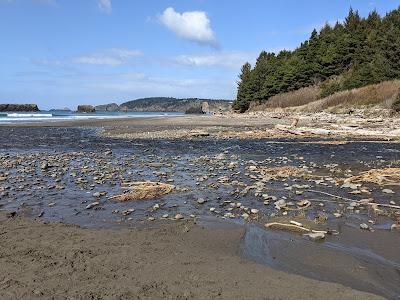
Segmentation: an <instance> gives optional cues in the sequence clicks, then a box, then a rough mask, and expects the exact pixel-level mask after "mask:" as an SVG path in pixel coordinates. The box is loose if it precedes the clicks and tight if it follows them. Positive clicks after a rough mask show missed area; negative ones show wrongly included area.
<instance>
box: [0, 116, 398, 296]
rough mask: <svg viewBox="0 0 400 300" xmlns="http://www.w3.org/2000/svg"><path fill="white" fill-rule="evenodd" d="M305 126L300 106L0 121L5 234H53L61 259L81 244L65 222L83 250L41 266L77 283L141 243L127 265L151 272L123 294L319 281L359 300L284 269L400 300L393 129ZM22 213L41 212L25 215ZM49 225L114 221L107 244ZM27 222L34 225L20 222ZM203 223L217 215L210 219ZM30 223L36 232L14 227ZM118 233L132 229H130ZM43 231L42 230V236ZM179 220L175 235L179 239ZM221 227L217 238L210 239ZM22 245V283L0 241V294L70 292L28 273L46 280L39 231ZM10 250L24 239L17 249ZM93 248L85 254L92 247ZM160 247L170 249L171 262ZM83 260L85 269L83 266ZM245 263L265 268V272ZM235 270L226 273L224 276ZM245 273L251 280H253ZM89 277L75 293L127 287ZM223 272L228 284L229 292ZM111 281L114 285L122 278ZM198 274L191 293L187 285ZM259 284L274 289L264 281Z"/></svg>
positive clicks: (282, 289)
mask: <svg viewBox="0 0 400 300" xmlns="http://www.w3.org/2000/svg"><path fill="white" fill-rule="evenodd" d="M314 117H319V119H318V120H319V126H320V127H322V129H324V127H323V126H331V125H332V124H334V123H332V122H329V121H328V120H332V119H333V118H336V119H337V124H340V126H346V124H352V122H353V121H354V120H357V122H356V123H355V124H357V125H358V126H369V127H368V128H367V129H365V128H364V127H363V128H364V130H369V131H371V130H374V131H376V132H381V133H385V132H386V133H387V132H390V131H392V130H394V129H392V128H391V125H390V124H391V123H386V122H389V121H386V120H377V119H374V121H373V122H371V121H370V118H362V117H357V116H350V117H346V116H325V115H320V116H314ZM329 118H330V119H329ZM336 119H335V120H336ZM296 120H297V121H296ZM310 120H312V116H304V115H303V116H301V118H299V116H294V115H290V116H278V115H266V116H263V117H260V115H258V116H256V115H242V116H238V117H237V118H232V117H229V116H226V115H222V116H213V117H201V116H196V117H194V116H190V117H188V116H185V117H179V118H176V117H174V118H148V119H129V120H127V119H125V120H97V121H79V122H71V123H56V124H44V125H41V126H39V125H23V124H22V125H18V126H0V140H1V141H2V144H1V151H0V208H1V209H4V210H5V211H8V212H9V214H8V218H7V217H6V216H5V215H3V219H2V221H1V226H3V227H2V229H0V233H1V232H4V234H0V240H1V244H2V245H13V242H12V241H16V240H18V239H22V238H21V237H23V236H24V235H26V236H28V235H29V236H32V234H33V232H35V234H36V231H37V232H38V233H37V234H38V235H40V234H41V235H42V236H51V239H52V240H51V243H50V244H52V245H53V244H54V245H60V244H59V243H63V242H64V243H66V248H65V249H66V250H65V253H67V252H71V249H70V248H69V247H72V248H73V249H76V245H77V244H76V243H74V242H73V241H74V238H72V239H71V241H68V242H65V241H64V240H65V239H64V238H61V236H65V233H67V232H69V234H70V236H75V235H76V236H77V239H80V238H82V239H83V240H84V241H85V242H82V243H78V247H79V249H84V250H82V251H84V253H86V254H85V255H82V256H79V255H78V256H73V257H70V256H68V257H67V258H66V261H65V264H64V263H63V262H61V260H63V259H64V258H63V257H65V255H66V254H65V253H64V252H60V253H58V252H56V253H58V254H55V255H54V256H53V255H51V258H50V260H56V261H58V260H57V259H56V258H55V257H60V261H58V262H57V264H56V265H57V267H56V265H54V268H57V270H59V268H60V266H61V270H64V271H65V272H66V273H65V274H67V273H68V272H72V271H73V272H74V273H75V272H77V274H80V275H77V276H83V277H84V276H87V274H88V273H87V272H92V271H93V274H98V273H99V272H100V274H103V276H106V277H107V276H114V275H116V276H117V277H113V278H117V279H118V278H122V277H124V276H125V275H124V274H126V273H124V272H122V273H119V272H117V271H114V272H111V273H110V272H109V271H106V270H109V269H110V268H111V269H113V270H118V269H119V266H121V264H123V262H124V261H125V262H128V261H129V262H131V261H132V260H133V259H134V258H133V256H132V257H131V256H130V255H134V253H146V254H142V255H141V256H140V257H141V260H139V261H140V263H139V264H138V265H136V264H134V265H131V264H128V270H130V271H129V272H131V273H132V274H134V273H136V272H135V271H134V270H137V269H136V267H137V268H139V269H140V270H142V272H144V273H143V274H152V273H153V272H155V270H157V271H160V270H162V271H161V272H158V275H157V276H159V277H157V278H154V279H152V281H151V280H150V281H148V279H146V278H147V277H146V276H147V275H146V276H145V277H143V278H142V277H139V276H135V275H131V277H129V280H134V281H135V282H138V284H137V285H135V287H132V288H130V289H129V290H128V291H127V292H129V293H128V294H126V295H141V296H142V297H144V298H146V297H147V298H151V297H158V296H159V295H165V296H168V295H169V296H171V297H172V298H174V297H175V298H176V297H178V296H179V297H180V296H182V297H188V298H190V297H192V298H199V297H200V298H201V297H206V298H210V297H214V296H215V295H214V294H213V293H214V292H216V293H217V294H220V296H221V297H223V298H229V297H239V298H246V295H250V296H251V295H253V296H251V297H252V298H268V297H272V298H274V297H278V298H293V299H294V298H297V299H298V298H299V297H300V298H302V297H304V298H306V295H309V296H310V297H320V296H318V295H322V294H323V290H324V291H325V292H326V293H325V295H326V297H328V298H329V297H332V299H335V298H337V295H341V298H346V297H349V298H351V297H355V298H357V297H358V295H359V294H357V293H358V292H355V291H351V292H350V290H348V289H347V288H344V287H343V286H338V285H334V286H335V287H334V286H333V285H332V286H330V284H326V283H321V282H318V283H317V282H313V281H311V279H305V278H304V277H290V276H294V275H290V274H285V273H279V272H278V271H277V270H281V271H285V272H288V273H292V274H298V275H302V276H305V277H309V278H312V279H318V280H323V281H328V282H336V283H339V284H343V285H344V286H349V287H352V288H354V289H357V290H363V291H366V292H371V293H374V294H376V295H381V296H384V297H387V298H391V299H397V298H396V295H398V294H399V293H400V291H399V289H398V287H399V286H400V285H399V284H398V283H399V277H398V270H399V269H400V257H399V254H398V251H397V250H396V249H398V248H399V247H400V244H399V241H400V240H399V239H398V236H399V233H400V230H398V228H399V225H400V219H399V217H400V213H399V212H400V203H399V202H398V199H397V195H398V193H399V192H400V190H399V188H398V183H399V182H400V171H399V170H400V165H399V162H398V158H397V156H398V155H397V154H398V153H400V144H399V143H397V139H396V137H390V141H386V139H387V138H386V139H385V141H382V139H383V137H381V138H378V139H377V138H376V137H375V136H369V137H368V136H366V135H347V134H346V135H336V134H332V135H323V134H308V133H307V134H304V135H302V134H298V133H297V132H298V131H300V130H301V131H302V132H304V131H305V129H304V128H310V127H311V128H314V129H313V130H315V129H316V126H317V125H313V123H312V121H310ZM321 120H324V121H323V122H321ZM360 120H361V121H360ZM294 121H295V122H294ZM335 122H336V121H335ZM390 122H397V121H396V119H392V120H390ZM360 124H361V125H360ZM395 124H396V123H395ZM282 126H283V127H282ZM352 128H356V127H352ZM319 129H321V128H319ZM10 130H11V132H12V134H10ZM327 130H328V129H327ZM353 131H354V130H353ZM272 132H275V133H276V135H273V134H272ZM293 132H296V133H293ZM258 134H260V136H257V135H258ZM367 137H368V138H367ZM10 212H11V213H10ZM25 217H33V218H37V219H38V220H42V221H38V222H37V223H35V222H33V221H29V220H27V219H25ZM57 221H63V222H64V223H69V224H77V225H80V226H83V227H91V228H93V227H94V228H114V230H115V229H116V228H119V229H121V228H122V230H123V231H122V232H120V231H118V232H113V234H112V236H114V237H115V239H116V240H112V241H111V242H110V240H107V239H109V238H111V237H110V234H109V231H107V230H104V229H102V230H99V229H96V230H83V229H77V228H75V227H71V226H66V225H59V224H55V223H53V222H57ZM21 222H22V223H21ZM29 222H33V223H32V224H30V225H29V226H28V225H26V226H25V227H24V226H22V227H21V224H28V223H29ZM42 222H44V223H45V224H43V223H42ZM48 222H50V223H48ZM196 224H197V225H196ZM206 224H214V225H212V227H211V228H209V226H210V225H206ZM233 224H236V225H233ZM14 225H15V226H16V227H13V226H14ZM31 226H34V227H35V230H33V229H32V230H28V231H27V230H26V229H25V230H24V228H30V227H31ZM198 226H200V227H198ZM202 226H203V227H204V226H206V227H207V228H208V229H201V228H202ZM225 226H228V228H230V230H227V228H225ZM232 226H233V229H232ZM127 227H128V228H132V227H133V228H134V229H130V230H132V231H130V230H129V231H128V229H126V228H127ZM13 228H21V229H19V230H14V229H13ZM150 228H152V229H150ZM168 228H169V229H168ZM171 228H173V229H171ZM215 228H219V229H218V230H220V231H218V230H217V231H214V230H216V229H215ZM170 229H171V230H172V231H170ZM48 230H50V231H51V232H52V234H49V235H48V232H49V231H48ZM103 230H104V231H103ZM108 230H109V229H108ZM125 230H127V231H125ZM180 230H182V231H183V232H182V233H179V234H178V235H177V234H175V233H176V231H179V232H180ZM231 230H233V231H231ZM16 232H18V233H16ZM72 232H74V233H72ZM123 232H125V233H123ZM216 232H219V234H218V235H216V236H215V239H214V237H213V234H216ZM232 232H236V233H235V234H234V236H235V237H234V238H233V239H232V240H230V242H227V240H224V238H227V237H228V236H230V234H232ZM239 232H240V233H239ZM193 233H194V236H192V234H193ZM58 234H60V235H58ZM203 234H204V235H203ZM132 235H133V236H134V237H132V239H131V236H132ZM18 236H19V237H18ZM83 236H85V237H83ZM117 236H118V238H117ZM124 236H125V238H124ZM149 236H151V237H152V238H151V239H149ZM92 237H96V239H94V238H92ZM197 238H198V239H199V240H196V239H197ZM82 239H80V241H82ZM142 239H143V242H138V241H142ZM47 240H48V239H47ZM95 240H96V242H95ZM30 241H31V242H30V244H28V245H27V246H26V247H30V249H32V248H33V249H35V250H34V253H40V255H39V256H35V257H36V258H37V264H36V265H34V266H32V269H29V268H30V265H29V264H28V261H29V260H30V259H31V258H32V257H31V255H30V254H28V255H26V254H24V253H25V251H24V250H23V249H25V248H19V249H21V250H20V251H19V252H18V251H17V252H18V253H21V255H19V256H18V260H20V261H21V262H23V263H24V264H25V266H26V267H27V268H28V269H29V270H32V271H31V273H27V274H31V275H27V276H26V277H24V279H23V280H22V281H18V278H19V276H20V273H15V272H13V270H15V264H14V263H13V262H12V261H10V260H8V259H7V257H9V256H8V254H7V253H10V252H11V251H12V250H11V248H7V247H8V246H7V247H6V248H1V249H2V250H1V251H4V252H2V254H3V255H0V257H5V259H4V260H3V261H2V262H1V263H2V265H5V266H7V268H6V270H8V271H7V272H8V273H7V274H8V275H6V276H5V277H4V278H3V279H2V278H0V282H5V284H4V286H5V287H4V289H1V286H0V291H4V293H9V292H10V288H11V287H15V286H18V287H19V288H18V289H17V291H18V293H21V294H19V295H23V296H25V297H27V296H29V295H30V294H27V293H34V294H35V293H37V294H38V295H39V296H40V295H42V294H41V293H43V296H45V295H48V294H51V293H54V291H56V290H57V291H59V290H65V288H64V287H63V284H64V280H63V279H62V278H63V277H60V278H61V279H60V280H58V281H57V282H60V283H57V284H56V283H54V285H44V287H43V285H41V284H39V283H40V282H44V280H45V278H44V277H43V278H42V277H37V276H34V275H32V274H36V273H37V272H38V270H40V269H41V268H43V266H44V265H46V263H47V262H48V260H47V258H46V257H48V253H52V252H53V250H52V249H50V248H46V247H44V245H42V243H41V239H40V238H39V237H38V238H33V239H31V240H30ZM119 241H121V243H122V241H123V243H124V244H125V243H129V245H130V246H129V249H136V250H132V251H133V252H132V253H133V254H128V253H127V252H124V250H123V249H124V248H121V249H119V248H118V249H119V250H116V249H117V248H113V249H111V248H109V247H108V246H106V245H107V243H116V244H118V243H119ZM149 241H151V242H149ZM179 241H181V242H179ZM196 241H197V242H196ZM200 241H201V242H200ZM220 241H225V242H227V243H226V245H230V246H229V249H230V250H223V251H222V252H221V253H224V254H221V255H222V256H218V255H217V256H216V255H215V254H212V253H220V252H218V251H220V250H221V249H226V248H223V247H222V246H220V244H219V242H220ZM225 242H224V243H225ZM134 243H136V246H134ZM86 245H87V246H86ZM108 245H109V244H108ZM118 245H119V244H118ZM195 245H199V246H195ZM200 245H202V246H200ZM205 245H211V246H209V247H211V248H209V247H208V246H205ZM192 246H193V247H195V248H196V249H197V250H196V251H194V250H193V249H194V248H193V247H192ZM18 247H24V244H23V243H18ZM43 247H44V248H43ZM54 247H56V248H57V249H58V248H60V249H61V248H62V247H60V246H54ZM74 247H75V248H74ZM135 247H137V248H135ZM204 247H205V248H204ZM79 249H78V250H76V251H81V250H79ZM89 249H92V250H91V251H92V252H90V253H89V252H87V251H89ZM93 249H97V250H96V251H94V250H93ZM106 249H108V250H106ZM145 249H146V250H145ZM149 249H151V251H148V250H149ZM161 249H162V250H161ZM165 249H168V251H165ZM60 251H64V250H60ZM74 251H75V250H74ZM74 251H72V253H75V252H74ZM104 251H105V252H104ZM136 251H137V252H136ZM202 251H206V252H202ZM207 251H210V252H207ZM161 252H162V253H161ZM110 253H113V257H112V258H110V260H109V262H107V267H105V268H104V270H103V269H102V268H100V269H99V268H98V267H95V262H96V261H97V259H100V258H101V257H105V256H106V255H107V254H110ZM168 253H180V255H179V259H178V258H177V257H176V256H172V257H170V256H168ZM227 253H231V254H227ZM114 254H115V256H114ZM163 255H165V256H163ZM240 256H241V257H242V258H240ZM96 257H97V258H96ZM228 257H229V258H228ZM61 258H62V259H61ZM119 259H121V260H122V262H121V260H119ZM231 259H232V260H231ZM245 259H250V260H252V261H255V262H258V263H259V264H260V265H255V264H253V263H251V262H249V261H248V260H245ZM101 260H102V261H104V259H101ZM168 261H169V263H165V264H164V262H168ZM217 261H218V262H219V263H218V264H216V262H217ZM239 261H240V262H239ZM160 262H162V263H161V264H160ZM185 262H187V264H185ZM71 264H72V265H73V266H76V267H74V269H73V270H71V269H68V268H69V267H68V266H71ZM80 264H82V265H84V266H86V267H85V268H84V269H82V268H80V267H79V265H80ZM238 264H239V265H240V266H241V268H240V270H241V271H238V268H237V266H238ZM262 265H264V266H262ZM251 266H256V268H261V269H260V270H261V271H260V272H261V273H258V271H254V270H255V269H252V268H253V267H251ZM265 266H267V267H268V268H267V267H265ZM203 268H204V269H203ZM215 268H217V269H218V270H224V271H223V272H226V273H223V274H225V275H223V276H222V275H221V276H222V277H219V275H217V274H221V273H218V272H215ZM270 268H273V269H276V270H272V269H270ZM233 269H235V270H236V271H235V272H234V273H235V274H237V276H239V277H238V278H237V279H232V277H229V276H228V274H229V273H230V272H231V271H230V270H233ZM85 270H90V271H85ZM143 270H144V271H143ZM200 270H204V273H201V271H200ZM212 270H214V271H212ZM64 271H63V272H64ZM253 271H254V273H252V272H253ZM85 272H86V273H85ZM163 272H164V273H163ZM182 272H183V273H184V274H186V275H187V276H186V275H185V278H192V277H193V280H192V279H189V280H188V281H184V282H185V283H184V285H183V286H182V285H177V284H176V283H174V282H173V281H170V276H168V275H167V274H171V273H172V274H177V273H181V274H183V273H182ZM185 272H186V273H185ZM232 272H233V271H232ZM248 272H249V273H248ZM275 272H278V273H275ZM250 273H251V274H253V275H254V277H253V276H251V277H248V276H250V275H249V274H250ZM68 274H69V273H68ZM89 274H92V273H89ZM112 274H113V275H112ZM206 274H207V275H206ZM210 274H211V275H210ZM262 274H263V275H262ZM278 274H280V275H278ZM91 276H95V275H89V279H85V280H84V281H83V282H82V285H80V284H79V285H78V287H77V291H74V292H75V293H82V290H83V285H84V283H85V282H86V284H89V286H91V288H90V289H89V291H86V292H88V293H90V295H94V297H100V296H99V295H103V297H107V295H108V296H110V297H113V296H121V297H122V298H123V296H124V295H125V294H115V293H116V292H115V289H112V288H111V284H118V283H116V282H118V280H117V279H115V280H117V281H111V282H113V283H111V282H110V283H108V282H107V283H102V284H101V285H98V284H95V283H93V280H94V279H93V278H94V277H91ZM119 276H121V277H119ZM132 276H134V277H132ZM149 276H150V275H149ZM188 276H189V277H188ZM210 276H217V277H215V278H214V277H210ZM230 276H232V275H230ZM235 276H236V275H235ZM287 276H288V277H287ZM205 277H207V278H213V279H212V280H213V282H215V285H213V286H215V289H214V288H212V289H211V290H210V285H209V284H207V283H206V282H207V281H202V278H205ZM79 278H81V277H79ZM85 278H87V277H85ZM90 278H92V279H90ZM149 278H150V277H149ZM239 278H240V279H239ZM282 278H284V279H282ZM33 279H35V282H37V284H36V283H34V282H33V281H32V280H33ZM228 279H229V280H228ZM231 279H232V280H233V281H234V282H236V283H235V284H234V287H232V286H231V287H230V288H229V287H228V286H227V282H231V283H232V280H231ZM278 279H279V280H278ZM121 280H122V282H121V286H122V285H124V284H123V282H125V281H124V280H123V279H121ZM127 280H128V279H127ZM271 280H272V281H271ZM303 280H305V281H308V280H310V282H312V283H311V286H309V287H305V286H303V285H302V284H303V282H305V281H303ZM13 282H19V283H18V284H13ZM180 282H182V280H180ZM278 282H280V284H278ZM195 283H197V284H198V288H193V285H194V284H195ZM266 283H267V285H268V286H270V287H271V288H270V289H266V288H265V284H266ZM258 284H260V285H258ZM282 284H284V285H282ZM286 284H287V285H286ZM81 286H82V288H81ZM99 286H101V287H102V288H100V289H99ZM124 286H126V285H124ZM137 286H140V287H141V288H139V289H137V288H136V287H137ZM329 286H330V287H329ZM39 287H40V288H39ZM298 288H299V289H300V292H299V290H298ZM331 288H332V289H333V290H332V289H331ZM145 290H146V291H145ZM142 292H143V294H141V293H142ZM147 292H148V294H146V293H147ZM186 292H187V293H186ZM320 292H321V294H319V293H320ZM331 292H332V293H331ZM348 292H349V293H350V294H347V293H348ZM71 293H72V292H71ZM113 293H114V294H113ZM158 293H161V294H158ZM163 293H164V294H163ZM336 293H339V294H336ZM352 293H354V294H352ZM4 295H6V294H4ZM85 295H89V294H85ZM296 295H297V297H296ZM349 295H351V296H349ZM70 296H71V297H72V296H73V294H71V295H70ZM369 296H371V295H369ZM369 296H368V297H369ZM21 297H22V296H21ZM360 297H361V296H360ZM362 297H366V296H365V295H362ZM100 298H101V297H100Z"/></svg>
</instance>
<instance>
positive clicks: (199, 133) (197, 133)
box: [188, 129, 210, 137]
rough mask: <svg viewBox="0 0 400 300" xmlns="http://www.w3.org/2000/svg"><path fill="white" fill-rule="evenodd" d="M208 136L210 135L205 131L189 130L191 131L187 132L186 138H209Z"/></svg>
mask: <svg viewBox="0 0 400 300" xmlns="http://www.w3.org/2000/svg"><path fill="white" fill-rule="evenodd" d="M209 135H210V134H209V133H208V132H207V131H205V130H200V129H197V130H191V131H189V132H188V136H189V137H204V136H209Z"/></svg>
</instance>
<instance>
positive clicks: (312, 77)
mask: <svg viewBox="0 0 400 300" xmlns="http://www.w3.org/2000/svg"><path fill="white" fill-rule="evenodd" d="M396 78H400V8H399V9H396V10H394V11H392V12H390V13H388V14H386V15H385V16H383V17H381V16H380V15H379V14H378V13H377V12H376V11H373V12H371V13H370V14H369V16H368V17H366V18H362V17H360V15H359V14H358V12H357V11H354V10H352V9H350V12H349V14H348V16H347V17H346V19H345V21H344V22H343V23H339V22H337V23H336V24H335V25H334V26H331V25H329V24H326V25H325V26H324V27H323V28H322V29H321V30H320V31H319V32H318V31H317V30H314V31H313V32H312V33H311V36H310V38H309V39H308V40H306V41H304V42H303V43H302V44H301V45H300V46H299V47H298V48H297V49H295V50H293V51H286V50H285V51H281V52H279V53H278V54H275V53H267V52H264V51H263V52H261V54H260V55H259V57H258V59H257V61H256V64H255V66H254V68H252V67H251V65H250V64H249V63H246V64H244V65H243V67H242V70H241V74H240V76H239V82H238V93H237V99H236V100H235V102H234V104H233V108H234V109H235V110H238V111H240V112H244V111H246V110H247V109H248V108H249V106H250V103H251V102H255V103H264V102H266V101H268V99H269V98H271V97H272V96H274V95H277V94H280V93H284V92H290V91H294V90H297V89H300V88H303V87H307V86H313V85H318V86H319V88H320V90H321V95H320V97H326V96H328V95H331V94H333V93H335V92H337V91H342V90H347V89H352V88H357V87H362V86H366V85H369V84H374V83H379V82H381V81H384V80H389V79H396Z"/></svg>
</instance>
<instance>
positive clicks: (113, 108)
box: [95, 103, 120, 111]
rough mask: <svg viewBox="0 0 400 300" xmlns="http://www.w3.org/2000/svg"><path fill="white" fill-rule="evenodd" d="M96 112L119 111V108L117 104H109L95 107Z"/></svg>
mask: <svg viewBox="0 0 400 300" xmlns="http://www.w3.org/2000/svg"><path fill="white" fill-rule="evenodd" d="M95 110H96V111H119V110H120V107H119V105H118V104H117V103H109V104H103V105H97V106H95Z"/></svg>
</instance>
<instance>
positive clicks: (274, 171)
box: [257, 166, 304, 181]
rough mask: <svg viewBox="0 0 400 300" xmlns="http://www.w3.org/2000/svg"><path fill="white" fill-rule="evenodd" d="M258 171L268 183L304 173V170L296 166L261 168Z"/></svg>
mask: <svg viewBox="0 0 400 300" xmlns="http://www.w3.org/2000/svg"><path fill="white" fill-rule="evenodd" d="M257 170H258V172H259V173H260V175H261V176H262V177H263V180H267V181H268V180H276V179H279V178H288V177H290V176H296V175H299V174H301V173H303V172H304V170H303V169H301V168H298V167H294V166H286V167H274V168H266V167H259V168H258V169H257Z"/></svg>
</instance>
